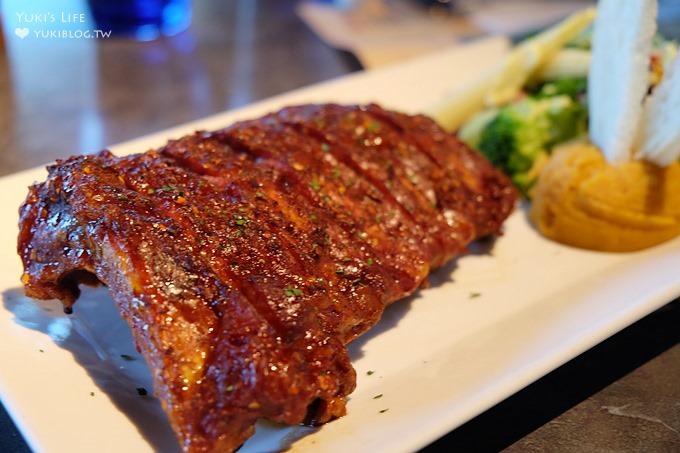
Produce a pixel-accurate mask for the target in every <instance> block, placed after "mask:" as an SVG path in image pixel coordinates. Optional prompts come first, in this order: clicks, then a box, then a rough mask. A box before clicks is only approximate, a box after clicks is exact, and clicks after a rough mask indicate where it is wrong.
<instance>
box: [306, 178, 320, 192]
mask: <svg viewBox="0 0 680 453" xmlns="http://www.w3.org/2000/svg"><path fill="white" fill-rule="evenodd" d="M309 187H311V188H312V190H313V191H314V192H318V191H319V190H320V189H321V183H320V182H319V180H318V179H312V180H311V181H309Z"/></svg>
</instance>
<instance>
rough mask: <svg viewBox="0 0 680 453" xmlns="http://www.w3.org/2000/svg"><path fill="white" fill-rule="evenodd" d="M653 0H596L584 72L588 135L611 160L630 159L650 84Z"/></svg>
mask: <svg viewBox="0 0 680 453" xmlns="http://www.w3.org/2000/svg"><path fill="white" fill-rule="evenodd" d="M657 7H658V5H657V2H656V0H626V1H621V0H600V1H599V2H598V6H597V17H596V19H595V26H594V30H593V44H592V45H593V56H592V61H591V65H590V71H589V73H588V108H589V111H590V125H589V129H590V139H591V141H592V142H593V143H594V144H595V145H597V146H598V147H599V148H600V149H601V150H602V152H603V153H604V155H605V157H606V158H607V160H608V161H609V162H611V163H620V162H626V161H628V160H630V159H631V158H632V150H633V146H634V145H635V141H636V139H637V130H638V125H639V122H640V115H641V114H642V102H643V99H644V97H645V95H646V93H647V87H648V83H649V69H648V67H649V55H650V53H651V48H652V38H653V36H654V34H655V32H656V14H657Z"/></svg>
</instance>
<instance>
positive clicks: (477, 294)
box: [470, 292, 482, 299]
mask: <svg viewBox="0 0 680 453" xmlns="http://www.w3.org/2000/svg"><path fill="white" fill-rule="evenodd" d="M481 295H482V293H475V292H472V293H470V299H475V298H477V297H479V296H481Z"/></svg>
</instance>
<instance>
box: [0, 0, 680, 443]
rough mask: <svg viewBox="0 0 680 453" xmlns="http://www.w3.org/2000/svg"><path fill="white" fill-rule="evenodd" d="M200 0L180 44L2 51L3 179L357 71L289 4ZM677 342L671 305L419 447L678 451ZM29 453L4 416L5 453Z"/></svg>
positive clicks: (0, 428)
mask: <svg viewBox="0 0 680 453" xmlns="http://www.w3.org/2000/svg"><path fill="white" fill-rule="evenodd" d="M194 3H195V7H194V20H193V23H192V26H191V28H190V29H189V30H188V31H187V32H184V33H182V34H180V35H178V36H175V37H172V38H166V39H161V40H157V41H153V42H147V43H141V42H135V41H132V40H127V39H99V40H91V41H90V42H70V43H63V42H62V43H58V42H52V43H49V45H48V44H46V43H43V44H42V47H40V46H34V47H30V46H25V47H23V48H19V46H18V45H16V44H26V42H24V43H16V42H11V43H7V46H6V49H5V51H4V53H3V54H2V57H1V58H0V131H2V133H1V134H0V175H4V174H9V173H12V172H16V171H19V170H22V169H27V168H31V167H34V166H36V165H43V164H46V163H48V162H51V161H53V160H54V159H56V158H59V157H64V156H66V155H69V154H74V153H82V152H92V151H95V150H98V149H101V148H104V147H106V146H107V145H110V144H113V143H117V142H121V141H124V140H127V139H130V138H134V137H138V136H141V135H144V134H148V133H151V132H155V131H159V130H162V129H165V128H167V127H170V126H174V125H177V124H180V123H183V122H186V121H190V120H194V119H198V118H201V117H204V116H207V115H210V114H212V113H216V112H221V111H224V110H228V109H231V108H234V107H238V106H241V105H244V104H248V103H251V102H253V101H256V100H258V99H262V98H266V97H268V96H271V95H275V94H278V93H281V92H285V91H287V90H291V89H294V88H298V87H301V86H304V85H308V84H311V83H314V82H319V81H322V80H326V79H329V78H333V77H338V76H341V75H344V74H347V73H349V72H352V71H356V70H358V69H360V67H359V65H358V63H357V61H356V60H355V59H353V58H352V57H351V55H347V54H344V53H341V52H338V51H337V50H334V49H331V48H329V47H327V46H326V45H325V44H323V43H322V42H321V41H320V40H319V39H318V38H317V37H316V36H315V35H314V34H313V33H312V32H311V31H310V30H309V29H308V28H307V27H306V26H305V25H304V24H303V23H302V22H301V21H300V20H299V19H298V18H297V17H296V16H295V14H294V4H295V2H293V1H285V0H270V1H255V0H241V1H217V0H210V1H201V2H199V1H196V2H194ZM679 272H680V271H679ZM679 342H680V304H679V303H678V302H675V303H672V304H669V305H667V306H666V307H665V308H663V309H661V310H659V311H657V312H655V313H653V314H652V315H650V316H649V317H647V318H645V319H643V320H642V321H640V322H638V323H636V324H635V325H633V326H631V327H630V328H628V329H626V330H625V331H623V332H622V333H620V334H618V335H616V336H615V337H613V338H611V339H609V340H607V341H605V342H604V343H603V344H601V345H599V346H597V347H595V348H594V349H593V350H591V351H589V352H587V353H585V354H583V355H581V356H579V357H578V358H576V359H574V360H573V361H571V362H569V363H568V364H566V365H564V366H563V367H561V368H560V369H558V370H556V371H554V372H553V373H551V374H549V375H548V376H546V377H545V378H543V379H542V380H540V381H538V382H537V383H535V384H533V385H532V386H530V387H528V388H527V389H525V390H523V391H521V392H520V393H518V394H516V395H514V396H512V397H511V398H509V399H508V400H506V401H504V402H502V403H500V404H498V405H497V406H496V407H494V408H492V409H490V410H489V411H487V412H486V413H484V414H482V415H480V416H478V417H477V418H475V419H473V420H471V421H470V422H468V423H467V424H465V425H463V426H462V427H459V428H458V429H456V430H454V431H453V432H451V433H450V434H449V435H447V436H445V437H444V438H442V439H440V440H439V441H437V442H435V443H434V444H432V445H431V446H430V447H428V448H427V449H425V451H428V452H434V451H498V450H502V449H507V450H506V451H511V452H515V451H517V452H520V451H521V452H524V451H561V452H583V451H611V452H627V451H630V452H639V451H646V452H674V451H675V452H677V451H680V345H679ZM0 372H2V371H1V370H0ZM46 410H49V408H46ZM74 429H75V430H77V427H74ZM27 450H28V448H27V447H26V445H25V443H24V442H23V440H22V438H21V436H20V435H19V434H18V433H17V431H16V429H15V428H14V426H13V424H12V422H11V420H10V419H9V418H8V417H7V416H6V414H5V413H4V411H2V410H0V451H2V452H14V451H19V452H21V451H27Z"/></svg>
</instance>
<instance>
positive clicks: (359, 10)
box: [0, 0, 592, 175]
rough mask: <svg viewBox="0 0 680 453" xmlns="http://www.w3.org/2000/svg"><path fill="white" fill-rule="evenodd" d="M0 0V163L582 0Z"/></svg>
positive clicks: (396, 58)
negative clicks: (0, 35)
mask: <svg viewBox="0 0 680 453" xmlns="http://www.w3.org/2000/svg"><path fill="white" fill-rule="evenodd" d="M0 1H1V3H0V4H1V5H2V23H3V29H4V46H3V48H2V50H1V53H0V128H1V130H2V131H4V133H3V134H2V135H1V136H0V175H2V174H8V173H11V172H14V171H17V170H20V169H25V168H30V167H33V166H36V165H41V164H45V163H47V162H50V161H52V160H54V159H55V158H57V157H63V156H66V155H70V154H75V153H84V152H95V151H97V150H99V149H102V148H104V147H106V146H108V145H111V144H114V143H117V142H121V141H124V140H128V139H131V138H134V137H138V136H141V135H144V134H147V133H150V132H155V131H159V130H162V129H165V128H168V127H170V126H174V125H177V124H181V123H184V122H187V121H190V120H194V119H197V118H201V117H204V116H207V115H210V114H213V113H216V112H221V111H224V110H228V109H232V108H235V107H238V106H242V105H245V104H248V103H251V102H253V101H256V100H258V99H262V98H265V97H268V96H272V95H274V94H277V93H281V92H284V91H288V90H291V89H294V88H297V87H301V86H304V85H308V84H311V83H314V82H319V81H322V80H327V79H330V78H333V77H338V76H341V75H344V74H347V73H350V72H353V71H356V70H360V69H363V68H374V67H378V66H383V65H386V64H394V63H398V62H400V61H404V60H406V59H409V58H414V57H417V56H419V55H423V54H426V53H428V52H432V51H436V50H437V49H440V48H443V47H447V46H452V45H456V44H460V43H464V42H466V41H469V40H472V39H478V38H479V37H481V36H484V35H485V34H489V33H491V34H509V35H511V36H519V35H521V34H523V33H526V32H529V31H532V30H535V29H537V28H540V27H542V26H545V25H546V24H548V23H551V22H554V21H556V20H558V19H559V18H561V17H563V16H564V15H566V14H568V13H569V12H571V11H573V10H575V9H578V8H581V7H583V6H584V5H586V4H589V3H592V2H588V1H581V0H574V1H564V0H553V1H538V0H533V1H531V0H530V1H526V0H525V1H490V0H488V1H484V0H480V1H476V2H475V1H469V0H467V1H466V0H458V1H453V0H450V1H442V0H440V1H428V0H355V1H352V0H335V1H330V0H327V1H321V0H319V1H294V0H229V1H224V0H219V1H218V0H201V1H193V2H191V1H190V0H164V1H162V0H137V2H135V1H130V0H124V1H123V0H59V1H53V0H0ZM134 3H138V5H137V6H134V5H133V4H134ZM537 4H540V5H541V6H540V8H536V5H537ZM140 5H141V6H140ZM154 5H156V6H154ZM158 5H160V6H158ZM120 10H127V11H128V17H127V19H126V17H125V15H124V14H122V13H121V12H120ZM168 10H169V11H170V12H169V13H168ZM129 11H133V12H134V14H131V13H129ZM158 17H160V19H158ZM135 19H136V20H137V22H135ZM162 20H168V21H169V22H170V25H168V26H166V27H165V28H163V26H161V25H159V21H162ZM135 27H137V28H135Z"/></svg>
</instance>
